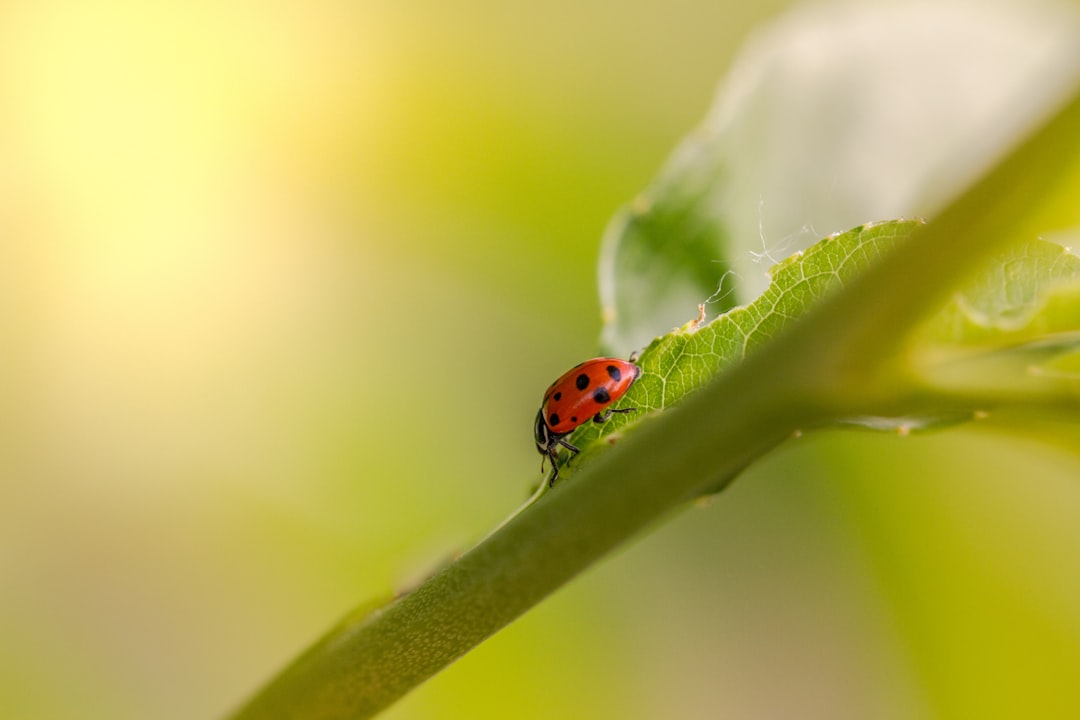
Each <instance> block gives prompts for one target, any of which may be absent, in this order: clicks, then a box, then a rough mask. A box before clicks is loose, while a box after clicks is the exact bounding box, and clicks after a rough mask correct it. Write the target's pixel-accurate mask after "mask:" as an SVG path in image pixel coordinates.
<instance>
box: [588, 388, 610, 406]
mask: <svg viewBox="0 0 1080 720" xmlns="http://www.w3.org/2000/svg"><path fill="white" fill-rule="evenodd" d="M592 399H593V400H595V401H596V402H598V403H600V404H601V405H603V404H605V403H609V402H611V395H609V394H608V391H607V388H596V392H594V393H593V394H592Z"/></svg>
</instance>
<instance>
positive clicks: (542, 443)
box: [533, 408, 553, 455]
mask: <svg viewBox="0 0 1080 720" xmlns="http://www.w3.org/2000/svg"><path fill="white" fill-rule="evenodd" d="M533 438H535V439H536V449H537V451H538V452H540V453H542V454H544V455H547V454H548V452H549V448H550V447H551V444H552V439H553V438H552V432H551V429H550V428H548V426H547V421H545V420H544V411H543V409H542V408H541V410H540V412H538V413H536V424H535V425H533Z"/></svg>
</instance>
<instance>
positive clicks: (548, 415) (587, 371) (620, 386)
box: [533, 357, 641, 486]
mask: <svg viewBox="0 0 1080 720" xmlns="http://www.w3.org/2000/svg"><path fill="white" fill-rule="evenodd" d="M640 375H641V368H639V367H638V366H637V365H635V364H634V363H632V362H627V361H626V360H619V359H616V358H606V357H600V358H593V359H592V360H586V361H585V362H583V363H581V364H579V365H575V366H574V367H572V368H571V369H570V370H568V371H567V372H566V373H565V374H564V375H563V376H562V377H560V378H559V379H558V380H556V381H555V382H553V383H552V384H551V387H549V388H548V389H547V392H545V393H544V401H543V403H541V404H540V411H539V412H538V413H536V425H535V426H534V428H533V434H534V435H535V437H536V449H537V450H538V451H539V452H540V454H541V455H543V456H544V458H545V459H546V458H551V465H552V467H553V468H554V472H553V473H552V475H551V479H550V480H549V481H548V485H549V486H550V485H554V484H555V480H556V479H557V478H558V477H559V465H558V458H557V453H558V449H559V446H560V445H562V446H563V447H564V448H566V449H567V450H569V451H570V457H571V458H573V456H574V455H577V454H578V453H579V452H581V450H580V448H577V447H574V446H573V445H571V444H570V443H569V442H567V441H566V436H567V435H569V434H570V433H571V432H573V431H574V429H575V428H576V427H578V426H579V425H582V424H584V423H586V422H588V421H589V419H590V418H591V419H592V421H593V422H596V423H602V422H604V421H605V420H607V419H608V418H609V417H611V413H615V412H617V413H628V412H633V411H635V410H637V408H622V409H619V410H616V409H614V408H611V407H609V405H611V404H612V403H614V402H615V401H616V400H618V399H619V398H621V397H622V396H623V395H625V394H626V391H627V390H629V389H630V386H631V385H633V384H634V381H635V380H637V379H638V377H639V376H640ZM543 469H544V461H543V460H541V462H540V470H541V471H543Z"/></svg>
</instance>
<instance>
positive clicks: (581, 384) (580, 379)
mask: <svg viewBox="0 0 1080 720" xmlns="http://www.w3.org/2000/svg"><path fill="white" fill-rule="evenodd" d="M574 384H575V385H577V389H578V390H584V389H585V388H587V387H589V376H588V375H586V374H585V373H581V374H580V375H578V376H577V380H575V381H574Z"/></svg>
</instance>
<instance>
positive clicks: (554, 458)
mask: <svg viewBox="0 0 1080 720" xmlns="http://www.w3.org/2000/svg"><path fill="white" fill-rule="evenodd" d="M559 445H562V446H563V447H564V448H566V449H567V450H569V451H570V457H569V459H567V461H566V464H567V465H569V464H570V460H573V459H574V456H575V455H577V454H578V453H579V452H581V448H579V447H576V446H574V445H571V444H570V443H568V442H567V441H566V440H565V439H563V438H556V439H555V441H554V442H553V443H551V445H550V446H548V449H547V453H546V456H547V457H549V458H551V467H552V473H551V479H550V480H548V487H552V486H553V485H555V481H556V480H558V479H559V458H558V452H559V448H558V446H559ZM543 462H544V461H543V459H541V460H540V463H541V466H542V465H543Z"/></svg>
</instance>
